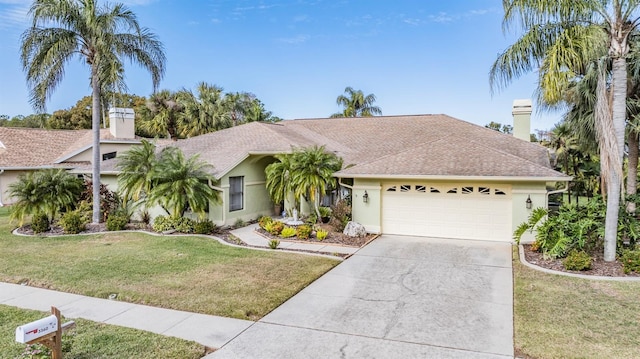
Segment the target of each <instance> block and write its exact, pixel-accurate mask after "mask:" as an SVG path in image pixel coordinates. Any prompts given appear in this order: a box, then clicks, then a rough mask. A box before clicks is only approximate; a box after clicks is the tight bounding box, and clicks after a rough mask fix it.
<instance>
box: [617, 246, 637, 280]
mask: <svg viewBox="0 0 640 359" xmlns="http://www.w3.org/2000/svg"><path fill="white" fill-rule="evenodd" d="M620 259H621V261H622V269H623V270H624V272H625V273H627V274H629V273H631V272H636V273H639V272H640V250H639V249H636V250H628V249H627V250H625V251H623V252H622V256H621V257H620Z"/></svg>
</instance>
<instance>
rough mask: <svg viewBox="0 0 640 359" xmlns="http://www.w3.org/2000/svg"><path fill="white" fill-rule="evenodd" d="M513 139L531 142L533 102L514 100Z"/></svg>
mask: <svg viewBox="0 0 640 359" xmlns="http://www.w3.org/2000/svg"><path fill="white" fill-rule="evenodd" d="M511 113H512V114H513V137H515V138H519V139H521V140H525V141H527V142H530V141H531V135H530V133H531V100H530V99H523V100H513V110H512V112H511Z"/></svg>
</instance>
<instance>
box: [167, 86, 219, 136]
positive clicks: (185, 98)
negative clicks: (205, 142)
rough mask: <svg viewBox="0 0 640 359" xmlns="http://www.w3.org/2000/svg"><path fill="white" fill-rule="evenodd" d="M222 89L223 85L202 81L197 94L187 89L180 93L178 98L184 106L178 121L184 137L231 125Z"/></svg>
mask: <svg viewBox="0 0 640 359" xmlns="http://www.w3.org/2000/svg"><path fill="white" fill-rule="evenodd" d="M222 91H223V89H222V87H219V86H216V85H209V84H207V83H205V82H201V83H199V84H198V86H197V95H195V94H194V93H193V92H192V91H190V90H186V89H183V90H181V91H180V92H179V93H178V95H177V97H178V100H179V101H180V102H181V103H182V105H183V106H184V112H183V113H182V116H180V118H179V121H178V125H179V127H180V135H181V136H182V137H194V136H198V135H203V134H205V133H209V132H213V131H218V130H221V129H224V128H228V127H231V121H230V120H229V118H228V117H227V116H225V104H224V97H223V95H222Z"/></svg>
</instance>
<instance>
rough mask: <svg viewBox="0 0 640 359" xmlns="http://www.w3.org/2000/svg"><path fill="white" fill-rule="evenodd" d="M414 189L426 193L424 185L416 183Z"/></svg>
mask: <svg viewBox="0 0 640 359" xmlns="http://www.w3.org/2000/svg"><path fill="white" fill-rule="evenodd" d="M416 191H418V192H422V193H426V192H427V187H426V186H420V185H417V186H416Z"/></svg>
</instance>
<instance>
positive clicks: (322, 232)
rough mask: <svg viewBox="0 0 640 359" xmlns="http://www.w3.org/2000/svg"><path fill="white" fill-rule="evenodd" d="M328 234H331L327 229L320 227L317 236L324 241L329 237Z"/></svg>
mask: <svg viewBox="0 0 640 359" xmlns="http://www.w3.org/2000/svg"><path fill="white" fill-rule="evenodd" d="M328 234H329V232H327V231H325V230H324V229H318V230H317V231H316V238H318V240H319V241H322V240H324V239H325V238H327V235H328Z"/></svg>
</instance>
